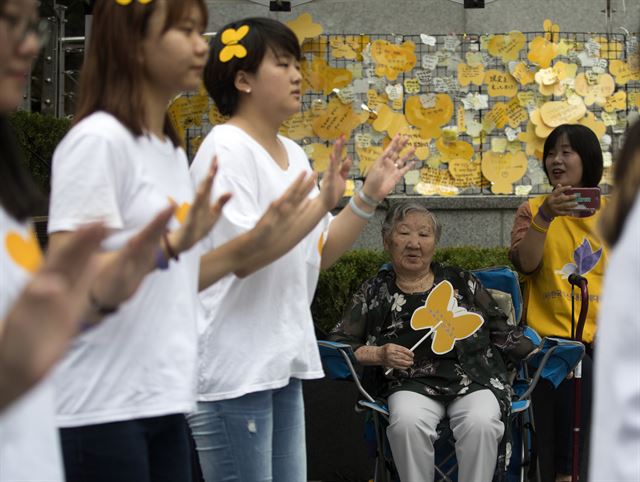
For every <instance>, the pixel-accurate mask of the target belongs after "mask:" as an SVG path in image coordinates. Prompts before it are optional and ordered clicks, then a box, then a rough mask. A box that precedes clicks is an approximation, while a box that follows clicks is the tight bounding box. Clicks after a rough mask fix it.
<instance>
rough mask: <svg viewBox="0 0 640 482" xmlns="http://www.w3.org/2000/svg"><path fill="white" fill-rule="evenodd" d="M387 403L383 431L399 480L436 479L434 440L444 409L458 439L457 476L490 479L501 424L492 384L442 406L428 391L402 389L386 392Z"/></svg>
mask: <svg viewBox="0 0 640 482" xmlns="http://www.w3.org/2000/svg"><path fill="white" fill-rule="evenodd" d="M388 405H389V412H390V420H389V422H390V423H389V427H388V428H387V437H388V439H389V444H390V445H391V452H392V453H393V459H394V461H395V463H396V467H397V468H398V472H399V475H400V480H401V481H402V482H431V481H433V480H434V449H433V443H434V442H435V440H436V438H437V433H436V427H437V426H438V423H440V421H441V420H442V418H443V417H444V416H445V413H446V415H448V416H449V421H450V425H451V431H452V432H453V436H454V438H455V440H456V457H457V458H458V480H459V481H460V482H490V481H491V479H492V478H493V473H494V471H495V467H496V460H497V457H498V444H499V443H500V440H501V439H502V435H503V434H504V424H503V423H502V420H501V419H500V405H498V400H497V399H496V397H495V395H494V394H493V393H492V392H491V391H490V390H479V391H477V392H473V393H470V394H469V395H464V396H462V397H459V398H456V399H455V400H454V401H453V402H451V403H450V404H449V405H448V407H446V408H445V405H444V404H443V403H441V402H437V401H435V400H433V399H431V398H429V397H427V396H426V395H421V394H419V393H415V392H410V391H400V392H396V393H394V394H392V395H391V396H390V397H389V400H388Z"/></svg>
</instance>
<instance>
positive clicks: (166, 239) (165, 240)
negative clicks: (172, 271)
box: [162, 232, 178, 261]
mask: <svg viewBox="0 0 640 482" xmlns="http://www.w3.org/2000/svg"><path fill="white" fill-rule="evenodd" d="M162 242H163V243H164V249H165V251H166V252H167V255H168V256H169V258H171V259H174V260H176V261H178V255H177V254H176V252H175V251H174V250H173V248H172V247H171V244H170V243H169V236H168V235H167V233H166V232H165V233H164V234H163V235H162Z"/></svg>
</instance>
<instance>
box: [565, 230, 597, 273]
mask: <svg viewBox="0 0 640 482" xmlns="http://www.w3.org/2000/svg"><path fill="white" fill-rule="evenodd" d="M601 258H602V248H600V249H598V250H596V251H594V250H593V248H592V247H591V243H590V242H589V240H588V239H587V238H584V239H583V240H582V243H581V244H580V246H578V247H577V248H576V249H575V250H574V251H573V261H574V262H573V263H567V264H565V265H564V266H563V267H562V269H557V270H555V273H556V274H557V275H560V276H561V277H562V279H567V278H568V277H569V276H570V275H572V274H578V275H581V276H582V275H585V274H587V273H588V272H589V271H591V270H592V269H593V268H595V266H596V265H597V264H598V262H599V261H600V259H601Z"/></svg>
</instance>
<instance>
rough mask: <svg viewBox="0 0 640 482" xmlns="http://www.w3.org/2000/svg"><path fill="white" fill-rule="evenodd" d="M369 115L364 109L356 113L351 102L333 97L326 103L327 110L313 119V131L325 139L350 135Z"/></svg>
mask: <svg viewBox="0 0 640 482" xmlns="http://www.w3.org/2000/svg"><path fill="white" fill-rule="evenodd" d="M368 117H369V114H368V113H367V112H365V111H362V112H360V113H356V112H354V111H353V109H352V107H351V104H343V103H342V102H340V99H338V98H337V97H333V98H332V99H331V100H330V101H329V104H328V105H327V110H326V111H324V112H323V113H322V114H321V115H320V116H318V117H316V118H315V119H314V120H313V131H314V132H315V133H316V134H317V135H318V137H320V138H321V139H324V140H326V141H330V140H334V139H337V138H338V137H340V136H341V135H343V134H344V135H345V136H346V137H347V138H349V137H351V131H352V130H353V129H355V128H356V127H357V126H359V125H360V124H362V123H364V122H365V121H366V120H367V119H368Z"/></svg>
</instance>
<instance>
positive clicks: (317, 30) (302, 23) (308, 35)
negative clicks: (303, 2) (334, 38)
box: [287, 12, 324, 45]
mask: <svg viewBox="0 0 640 482" xmlns="http://www.w3.org/2000/svg"><path fill="white" fill-rule="evenodd" d="M287 27H289V28H290V29H291V30H293V33H294V34H296V37H297V38H298V42H300V45H302V43H303V42H304V41H305V40H306V39H312V38H314V37H317V36H318V35H320V34H321V33H322V32H324V28H323V27H322V25H320V24H319V23H313V18H312V17H311V14H310V13H307V12H305V13H303V14H301V15H300V16H299V17H298V18H296V19H293V20H291V21H289V22H287Z"/></svg>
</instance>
